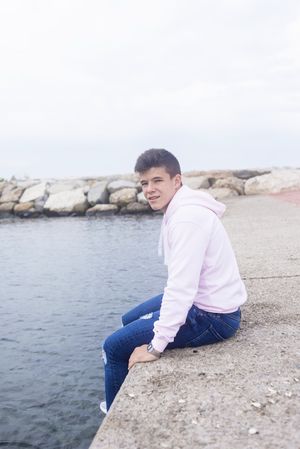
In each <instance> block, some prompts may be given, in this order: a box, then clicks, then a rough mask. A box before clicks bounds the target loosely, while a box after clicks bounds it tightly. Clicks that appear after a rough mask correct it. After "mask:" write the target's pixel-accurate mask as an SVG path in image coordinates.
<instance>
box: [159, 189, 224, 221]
mask: <svg viewBox="0 0 300 449" xmlns="http://www.w3.org/2000/svg"><path fill="white" fill-rule="evenodd" d="M181 206H201V207H206V208H207V209H210V210H211V211H212V212H214V213H215V214H216V215H217V216H218V217H219V218H220V217H222V215H223V214H224V212H225V209H226V206H225V205H224V204H223V203H220V202H219V201H217V200H215V199H214V198H213V197H212V196H211V195H210V194H209V193H206V192H202V191H199V190H193V189H190V187H188V186H182V187H180V189H179V190H177V192H176V193H175V195H174V196H173V198H172V200H171V201H170V203H169V205H168V208H167V210H166V213H165V219H166V221H167V220H168V219H169V218H170V217H171V216H172V215H173V214H174V212H175V211H176V210H177V209H178V208H179V207H181Z"/></svg>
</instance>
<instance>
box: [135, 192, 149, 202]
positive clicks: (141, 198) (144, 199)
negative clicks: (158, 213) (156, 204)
mask: <svg viewBox="0 0 300 449" xmlns="http://www.w3.org/2000/svg"><path fill="white" fill-rule="evenodd" d="M137 200H138V202H139V203H141V204H149V203H148V200H147V198H145V195H144V192H140V193H138V195H137Z"/></svg>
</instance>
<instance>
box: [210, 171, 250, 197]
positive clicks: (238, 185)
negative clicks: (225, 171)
mask: <svg viewBox="0 0 300 449" xmlns="http://www.w3.org/2000/svg"><path fill="white" fill-rule="evenodd" d="M213 188H214V189H215V188H217V189H219V188H227V189H231V190H236V191H237V193H238V194H239V195H244V192H245V189H244V182H243V181H242V180H241V179H238V178H236V177H234V176H228V177H227V178H220V179H217V180H216V182H215V183H214V184H213Z"/></svg>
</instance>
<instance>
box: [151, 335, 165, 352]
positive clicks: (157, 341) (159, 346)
mask: <svg viewBox="0 0 300 449" xmlns="http://www.w3.org/2000/svg"><path fill="white" fill-rule="evenodd" d="M151 343H152V346H153V348H154V349H155V350H156V351H158V352H164V350H165V349H166V347H167V346H168V342H167V341H166V340H162V339H161V338H158V337H156V336H154V337H153V340H152V342H151Z"/></svg>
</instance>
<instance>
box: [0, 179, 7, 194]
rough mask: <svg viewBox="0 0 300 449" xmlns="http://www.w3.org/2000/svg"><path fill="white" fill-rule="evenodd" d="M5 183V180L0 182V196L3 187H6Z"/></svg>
mask: <svg viewBox="0 0 300 449" xmlns="http://www.w3.org/2000/svg"><path fill="white" fill-rule="evenodd" d="M7 185H8V183H7V182H5V181H1V182H0V196H1V194H2V192H3V190H4V189H5V187H7Z"/></svg>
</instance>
